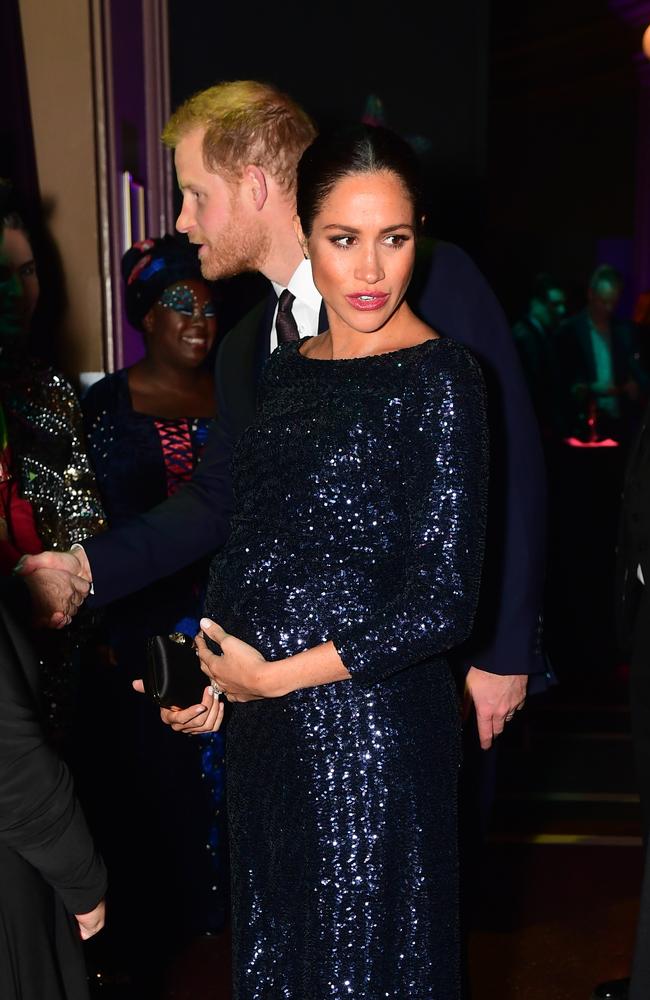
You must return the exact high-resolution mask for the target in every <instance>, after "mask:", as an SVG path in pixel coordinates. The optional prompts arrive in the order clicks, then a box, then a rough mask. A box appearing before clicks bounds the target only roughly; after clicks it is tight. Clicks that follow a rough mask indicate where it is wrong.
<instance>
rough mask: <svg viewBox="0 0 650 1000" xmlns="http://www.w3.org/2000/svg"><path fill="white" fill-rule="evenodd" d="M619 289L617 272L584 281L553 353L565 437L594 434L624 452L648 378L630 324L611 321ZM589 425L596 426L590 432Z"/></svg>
mask: <svg viewBox="0 0 650 1000" xmlns="http://www.w3.org/2000/svg"><path fill="white" fill-rule="evenodd" d="M622 289H623V279H622V276H621V274H620V273H619V272H618V271H617V270H616V268H614V267H611V266H610V265H609V264H602V265H600V266H599V267H597V268H596V270H595V271H594V272H593V274H592V275H591V278H590V279H589V287H588V290H587V304H586V306H585V308H584V309H582V310H581V311H580V312H578V313H577V314H576V315H575V316H571V317H570V318H569V319H567V320H565V321H564V322H563V323H562V324H561V325H560V327H559V329H558V334H557V349H558V356H559V360H560V372H561V380H562V390H563V393H564V409H565V428H564V432H565V434H575V435H576V436H578V437H584V436H585V435H586V434H588V433H589V432H590V431H591V432H593V430H594V429H595V431H596V432H597V435H598V437H601V438H604V437H612V438H614V440H616V441H619V442H620V443H621V444H622V445H623V446H627V445H628V443H629V441H630V438H631V436H632V435H633V434H634V432H635V430H636V428H637V427H638V423H639V419H640V416H641V407H642V403H641V400H642V398H643V393H644V392H645V391H647V389H648V375H647V373H646V372H645V371H644V369H643V368H642V366H641V364H640V361H639V351H638V348H637V345H636V343H635V335H634V331H633V328H632V326H631V324H629V323H625V322H623V321H622V320H619V319H617V318H616V315H615V312H616V308H617V306H618V303H619V300H620V297H621V293H622ZM589 420H595V427H594V425H593V424H590V425H588V421H589ZM588 426H589V428H590V430H588Z"/></svg>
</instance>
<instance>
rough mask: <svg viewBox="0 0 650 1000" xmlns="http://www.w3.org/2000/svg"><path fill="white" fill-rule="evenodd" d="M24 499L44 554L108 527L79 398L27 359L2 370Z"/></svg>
mask: <svg viewBox="0 0 650 1000" xmlns="http://www.w3.org/2000/svg"><path fill="white" fill-rule="evenodd" d="M0 396H1V398H2V403H3V406H4V408H5V413H6V416H7V423H8V426H9V440H10V443H11V448H12V452H13V455H14V459H15V464H16V476H17V478H18V487H19V491H20V494H21V496H23V497H25V499H26V500H29V502H30V503H31V505H32V508H33V510H34V518H35V521H36V526H37V528H38V533H39V537H40V539H41V541H42V543H43V548H45V549H69V548H70V546H71V545H72V544H73V543H74V542H81V541H83V539H84V538H90V537H91V536H92V535H95V534H97V532H99V531H103V530H104V529H105V528H106V519H105V516H104V509H103V507H102V502H101V500H100V496H99V490H98V487H97V483H96V481H95V476H94V474H93V472H92V469H91V467H90V462H89V460H88V456H87V454H86V445H85V439H84V432H83V426H82V418H81V408H80V405H79V399H78V397H77V395H76V393H75V391H74V389H73V388H72V386H71V385H70V384H69V382H68V381H67V380H66V379H65V378H64V377H63V376H62V375H60V374H58V373H57V372H55V371H54V370H53V369H52V368H49V367H48V366H46V365H44V364H41V363H39V362H38V361H35V360H31V359H24V360H23V361H22V362H21V366H20V369H18V370H15V369H12V368H7V369H4V368H2V369H0Z"/></svg>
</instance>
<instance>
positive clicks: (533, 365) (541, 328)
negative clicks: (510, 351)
mask: <svg viewBox="0 0 650 1000" xmlns="http://www.w3.org/2000/svg"><path fill="white" fill-rule="evenodd" d="M565 317H566V293H565V291H564V289H563V287H562V285H561V283H560V282H559V281H558V280H557V279H556V278H555V277H554V276H553V275H551V274H545V273H540V274H537V275H535V278H534V280H533V284H532V288H531V292H530V297H529V299H528V308H527V310H526V314H525V316H522V317H521V319H519V320H518V321H517V322H516V323H515V324H514V326H513V328H512V332H513V335H514V338H515V343H516V344H517V349H518V351H519V356H520V358H521V363H522V365H523V369H524V374H525V376H526V381H527V383H528V388H529V389H530V395H531V398H532V401H533V406H534V407H535V413H536V414H537V420H538V422H539V427H540V432H541V435H542V440H543V442H544V443H545V444H548V443H549V442H550V441H552V440H554V438H555V436H556V434H557V432H558V426H559V422H560V421H559V413H558V405H559V392H560V388H559V385H558V379H557V357H556V346H555V341H554V335H555V332H556V330H557V328H558V326H559V324H560V323H561V322H562V320H563V319H564V318H565Z"/></svg>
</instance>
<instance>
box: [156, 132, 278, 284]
mask: <svg viewBox="0 0 650 1000" xmlns="http://www.w3.org/2000/svg"><path fill="white" fill-rule="evenodd" d="M203 136H204V129H194V130H193V131H192V132H188V133H187V135H185V136H184V137H183V138H182V139H181V140H180V142H179V143H178V146H177V147H176V151H175V154H174V162H175V164H176V176H177V178H178V184H179V187H180V189H181V191H182V193H183V207H182V208H181V212H180V215H179V216H178V219H177V220H176V228H177V230H178V231H179V233H185V234H186V235H187V236H188V238H189V241H190V243H195V244H197V245H198V246H199V259H200V261H201V273H202V274H203V276H204V277H205V278H207V279H208V281H216V280H217V279H218V278H228V277H232V276H233V275H235V274H241V273H242V272H243V271H259V270H262V267H263V263H264V260H265V259H266V256H267V254H268V250H269V246H270V238H269V236H268V233H267V231H266V228H265V226H263V225H262V222H261V220H260V218H259V216H258V215H257V213H255V212H254V211H253V209H252V206H249V208H248V210H246V208H245V205H244V199H243V196H242V195H243V190H242V185H241V184H240V183H236V182H235V183H230V182H228V181H226V180H224V179H223V178H222V177H220V176H219V174H215V173H212V172H211V171H209V170H206V168H205V165H204V162H203Z"/></svg>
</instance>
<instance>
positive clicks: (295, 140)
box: [23, 81, 547, 748]
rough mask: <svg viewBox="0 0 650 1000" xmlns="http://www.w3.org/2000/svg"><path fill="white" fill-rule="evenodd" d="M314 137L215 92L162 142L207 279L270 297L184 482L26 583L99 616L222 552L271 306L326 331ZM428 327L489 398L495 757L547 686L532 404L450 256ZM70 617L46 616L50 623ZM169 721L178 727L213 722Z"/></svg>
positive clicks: (49, 557) (481, 632)
mask: <svg viewBox="0 0 650 1000" xmlns="http://www.w3.org/2000/svg"><path fill="white" fill-rule="evenodd" d="M314 135H315V130H314V127H313V124H312V123H311V121H310V120H309V118H308V116H307V115H306V114H305V113H304V112H303V111H302V109H300V108H299V107H298V106H297V105H296V104H295V103H294V102H293V101H292V100H291V99H290V98H288V97H287V96H286V95H284V94H281V93H280V92H278V91H277V90H276V89H275V88H273V87H270V86H268V85H266V84H260V83H256V82H254V81H239V82H235V83H225V84H220V85H218V86H216V87H213V88H210V89H209V90H207V91H204V92H203V93H201V94H199V95H195V96H194V97H193V98H190V99H189V100H188V101H187V102H185V104H184V105H182V106H181V108H179V109H178V111H177V112H176V113H175V114H174V115H173V116H172V118H171V120H170V122H169V123H168V125H167V127H166V129H165V131H164V133H163V140H164V141H165V142H166V143H167V144H168V145H170V146H171V147H173V148H174V150H175V163H176V172H177V176H178V181H179V185H180V188H181V191H182V192H183V207H182V210H181V213H180V215H179V218H178V221H177V228H178V229H179V231H180V232H183V233H186V234H187V235H188V237H189V239H190V242H192V243H196V244H198V245H199V247H200V249H199V257H200V260H201V266H202V271H203V274H204V276H205V277H206V278H208V279H210V280H215V279H220V278H224V277H227V276H230V275H234V274H237V273H240V272H242V271H247V270H249V271H250V270H259V271H260V272H261V273H262V274H264V275H265V277H266V278H268V279H269V281H270V283H271V285H272V290H269V295H268V298H267V300H266V301H263V302H261V303H259V304H258V305H257V306H256V307H255V308H254V309H253V310H252V311H251V312H250V313H249V314H248V315H247V316H246V317H245V318H244V319H243V320H241V322H240V323H238V324H237V326H236V327H235V328H234V329H233V330H231V331H230V332H229V334H228V335H227V336H226V337H225V339H224V340H223V342H222V345H221V347H220V350H219V353H218V359H217V365H216V390H217V413H218V418H217V421H216V423H215V426H214V428H213V431H212V434H211V438H210V440H209V442H208V444H207V446H206V450H205V452H204V457H203V458H202V460H201V462H200V463H199V465H198V467H197V469H196V472H195V474H194V476H193V479H192V481H191V482H190V483H189V484H188V485H187V486H186V487H184V488H183V489H182V490H179V491H178V492H177V493H176V494H175V496H174V497H172V498H170V499H169V500H167V501H166V502H165V503H164V504H163V505H161V506H159V507H158V508H156V509H155V510H153V511H151V512H149V513H147V514H146V515H143V516H141V517H139V518H136V519H134V521H133V522H132V523H130V524H129V525H127V526H124V527H123V528H120V529H119V530H116V531H110V532H108V533H106V534H105V535H104V537H103V538H97V539H89V540H88V541H87V542H85V543H84V546H83V548H79V547H75V550H74V551H73V552H71V553H45V554H42V555H39V556H33V557H30V558H29V559H27V560H26V561H25V563H24V565H23V572H30V571H32V570H33V569H34V568H36V567H41V568H43V567H47V566H57V567H59V568H63V569H69V570H70V571H71V572H75V573H81V575H82V576H84V577H85V578H87V579H88V580H92V584H93V590H94V598H93V599H94V601H95V602H96V603H98V604H106V603H108V602H110V601H113V600H115V599H116V598H117V597H120V596H123V595H124V594H126V593H129V592H131V591H133V590H136V589H138V588H140V587H143V586H145V585H146V584H148V583H150V582H151V581H152V580H154V579H157V578H159V577H162V576H164V575H166V574H168V573H171V572H173V571H174V570H176V569H178V568H179V567H180V566H183V565H186V564H187V563H188V562H191V561H193V560H195V559H196V558H197V557H199V556H201V555H205V554H206V553H208V552H211V551H214V550H216V549H217V548H219V546H220V545H222V544H223V541H224V539H225V537H226V533H227V530H228V521H229V515H230V511H231V496H230V459H231V455H232V449H233V445H234V443H235V442H236V440H237V439H238V437H239V436H240V434H241V433H242V431H243V430H244V429H245V428H246V427H247V426H248V424H249V422H250V420H251V418H252V416H253V414H254V412H255V400H256V390H257V384H258V379H259V375H260V371H261V368H262V365H263V364H264V361H265V359H266V357H267V356H268V354H269V352H270V351H271V350H272V349H273V348H274V347H275V345H276V343H277V329H276V315H277V311H278V297H279V296H280V294H281V293H282V292H283V291H285V290H288V291H289V292H290V293H291V296H293V298H292V299H290V311H291V314H292V319H293V320H294V321H295V323H296V325H297V330H298V335H300V336H309V335H313V334H315V333H317V332H318V330H319V329H322V324H323V322H324V310H322V309H321V297H320V294H319V293H318V291H317V290H316V288H315V286H314V284H313V280H312V278H311V270H310V266H309V262H308V261H306V260H303V255H302V251H301V248H300V245H299V243H298V241H297V239H296V236H295V232H294V228H293V219H294V216H295V211H296V206H295V168H296V164H297V162H298V159H299V157H300V155H301V153H302V151H303V149H304V148H305V147H306V146H307V145H308V144H309V143H310V142H311V140H312V138H313V136H314ZM414 286H415V290H414V295H415V296H416V305H417V308H418V311H419V312H420V314H421V315H422V317H423V318H424V319H425V320H426V321H427V322H428V323H429V324H430V325H431V326H433V327H434V328H435V329H436V330H438V331H439V332H440V333H441V334H443V335H445V336H449V337H453V338H455V339H457V340H459V341H461V342H462V343H464V344H466V345H467V346H468V347H469V348H471V349H472V350H473V351H474V352H475V353H476V355H477V356H478V358H479V359H480V360H481V362H482V365H483V368H484V372H485V376H486V380H487V382H488V391H489V393H490V403H489V408H490V417H491V425H492V456H493V463H492V464H493V468H492V480H491V509H490V520H489V538H488V551H487V557H486V563H485V572H484V589H483V597H482V600H481V606H480V610H479V617H478V620H477V625H476V629H475V631H474V635H473V637H472V641H471V643H470V644H468V646H467V648H466V649H465V650H464V651H463V659H464V664H465V668H466V670H467V673H466V678H465V683H466V690H467V692H468V694H469V698H470V699H471V701H472V702H473V704H474V707H475V710H476V718H477V723H478V730H479V735H480V741H481V745H482V746H483V747H486V748H487V747H489V746H490V745H491V744H492V741H493V739H494V738H495V737H496V736H498V734H499V733H501V732H502V731H503V727H504V725H505V723H506V722H507V721H508V720H509V719H511V718H512V717H513V715H514V713H515V711H516V710H517V709H518V708H521V707H522V705H523V703H524V699H525V695H526V685H527V681H528V677H529V675H534V678H535V680H537V681H538V682H540V683H542V684H544V683H545V681H546V676H547V663H546V659H545V657H544V655H543V653H542V650H541V636H540V620H539V614H540V607H541V600H542V585H543V576H544V561H545V552H546V539H545V528H544V525H545V511H546V501H545V476H544V468H543V459H542V454H541V446H540V440H539V435H538V431H537V426H536V422H535V416H534V412H533V409H532V405H531V401H530V396H529V393H528V389H527V387H526V383H525V380H524V378H523V374H522V371H521V366H520V362H519V358H518V356H517V352H516V348H515V345H514V342H513V339H512V334H511V332H510V329H509V327H508V324H507V321H506V319H505V317H504V315H503V312H502V310H501V308H500V306H499V304H498V302H497V300H496V298H495V296H494V294H493V293H492V291H491V289H490V288H489V286H488V284H487V282H486V280H485V278H484V277H483V275H482V274H481V273H480V271H479V270H478V268H477V267H476V265H475V264H474V263H473V261H472V260H471V259H470V258H469V257H468V256H467V255H466V254H465V253H464V252H463V251H462V250H461V249H460V248H459V247H457V246H454V245H452V244H449V243H444V242H438V243H433V244H432V245H431V246H430V254H429V258H428V262H427V264H426V266H423V267H422V270H421V273H420V274H418V275H417V276H416V280H415V281H414ZM65 620H66V616H65V615H62V614H60V613H59V614H58V615H57V616H53V623H58V624H61V623H63V622H65ZM211 703H212V700H210V702H208V701H207V695H206V702H205V704H204V705H203V706H201V707H200V708H198V707H194V708H193V709H189V710H187V711H185V712H179V713H176V715H175V716H171V715H169V716H168V721H174V722H175V724H186V723H187V721H188V720H189V721H191V720H192V719H196V721H197V725H199V724H200V721H201V717H202V716H203V715H204V714H205V712H206V711H208V705H209V704H211Z"/></svg>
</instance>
